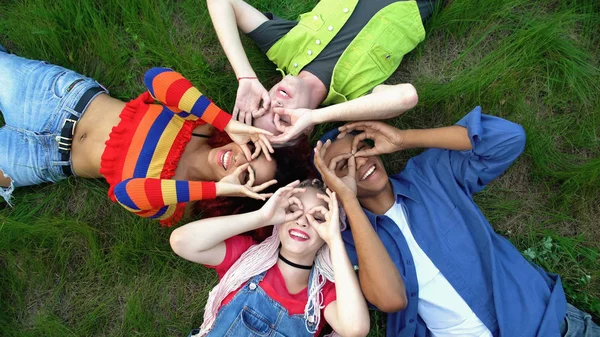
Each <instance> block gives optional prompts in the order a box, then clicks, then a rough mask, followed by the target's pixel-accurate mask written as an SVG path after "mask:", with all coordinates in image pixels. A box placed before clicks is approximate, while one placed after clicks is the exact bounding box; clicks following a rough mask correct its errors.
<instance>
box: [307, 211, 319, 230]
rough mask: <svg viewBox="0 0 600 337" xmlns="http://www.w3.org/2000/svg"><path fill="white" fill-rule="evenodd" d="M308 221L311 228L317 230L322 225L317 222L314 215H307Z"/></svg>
mask: <svg viewBox="0 0 600 337" xmlns="http://www.w3.org/2000/svg"><path fill="white" fill-rule="evenodd" d="M306 220H308V223H309V224H310V225H311V227H313V228H314V229H315V230H317V227H318V226H319V225H320V223H318V222H317V220H315V218H314V217H313V216H312V214H306ZM317 234H318V232H317Z"/></svg>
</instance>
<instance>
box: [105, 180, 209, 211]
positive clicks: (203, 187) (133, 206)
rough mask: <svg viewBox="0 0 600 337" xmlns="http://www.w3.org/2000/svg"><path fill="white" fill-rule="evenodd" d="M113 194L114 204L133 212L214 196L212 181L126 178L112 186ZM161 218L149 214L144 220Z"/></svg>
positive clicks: (157, 208)
mask: <svg viewBox="0 0 600 337" xmlns="http://www.w3.org/2000/svg"><path fill="white" fill-rule="evenodd" d="M114 193H115V197H116V199H117V201H118V202H119V203H120V204H121V205H122V206H123V207H125V208H126V209H128V210H129V211H132V212H135V213H138V212H143V211H152V210H159V209H162V208H163V207H164V206H168V205H176V204H178V203H180V202H189V201H196V200H206V199H214V198H216V197H217V189H216V185H215V183H214V182H213V181H210V182H206V181H185V180H171V179H158V178H130V179H127V180H124V181H122V182H120V183H118V184H117V185H116V186H115V189H114ZM166 211H167V210H165V212H166ZM140 215H141V214H140ZM162 215H163V214H153V215H148V216H147V217H153V218H154V217H160V216H162Z"/></svg>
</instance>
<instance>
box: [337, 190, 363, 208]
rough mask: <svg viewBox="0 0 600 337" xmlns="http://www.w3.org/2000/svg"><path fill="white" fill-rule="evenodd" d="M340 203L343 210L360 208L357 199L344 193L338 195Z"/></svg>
mask: <svg viewBox="0 0 600 337" xmlns="http://www.w3.org/2000/svg"><path fill="white" fill-rule="evenodd" d="M339 198H340V202H341V203H342V206H343V207H344V208H350V207H357V206H358V207H360V203H359V202H358V197H357V196H356V195H354V194H351V193H345V194H340V195H339Z"/></svg>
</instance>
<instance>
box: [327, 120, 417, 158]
mask: <svg viewBox="0 0 600 337" xmlns="http://www.w3.org/2000/svg"><path fill="white" fill-rule="evenodd" d="M338 130H339V131H340V132H341V133H340V134H339V136H338V139H339V138H343V137H344V136H346V134H347V133H349V132H351V131H355V130H358V131H362V133H359V134H357V135H356V136H354V140H353V141H352V153H354V155H355V156H356V157H369V156H376V155H380V154H385V153H393V152H396V151H400V150H403V149H404V148H403V145H404V144H403V141H404V137H403V134H404V132H406V131H403V130H399V129H397V128H395V127H393V126H391V125H388V124H386V123H383V122H354V123H348V124H346V125H343V126H340V127H339V129H338ZM365 139H371V140H373V141H374V142H375V146H374V147H372V148H364V149H360V150H359V149H358V148H359V143H360V142H361V141H363V140H365Z"/></svg>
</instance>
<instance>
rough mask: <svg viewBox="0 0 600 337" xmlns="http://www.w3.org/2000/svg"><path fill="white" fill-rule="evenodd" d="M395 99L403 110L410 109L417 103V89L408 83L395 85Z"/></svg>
mask: <svg viewBox="0 0 600 337" xmlns="http://www.w3.org/2000/svg"><path fill="white" fill-rule="evenodd" d="M396 88H397V93H396V97H398V98H399V100H400V102H399V104H400V105H401V106H402V108H403V109H404V110H408V109H412V108H414V107H415V106H417V103H419V95H418V94H417V89H416V88H415V87H414V86H413V85H412V84H410V83H403V84H398V85H396Z"/></svg>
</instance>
